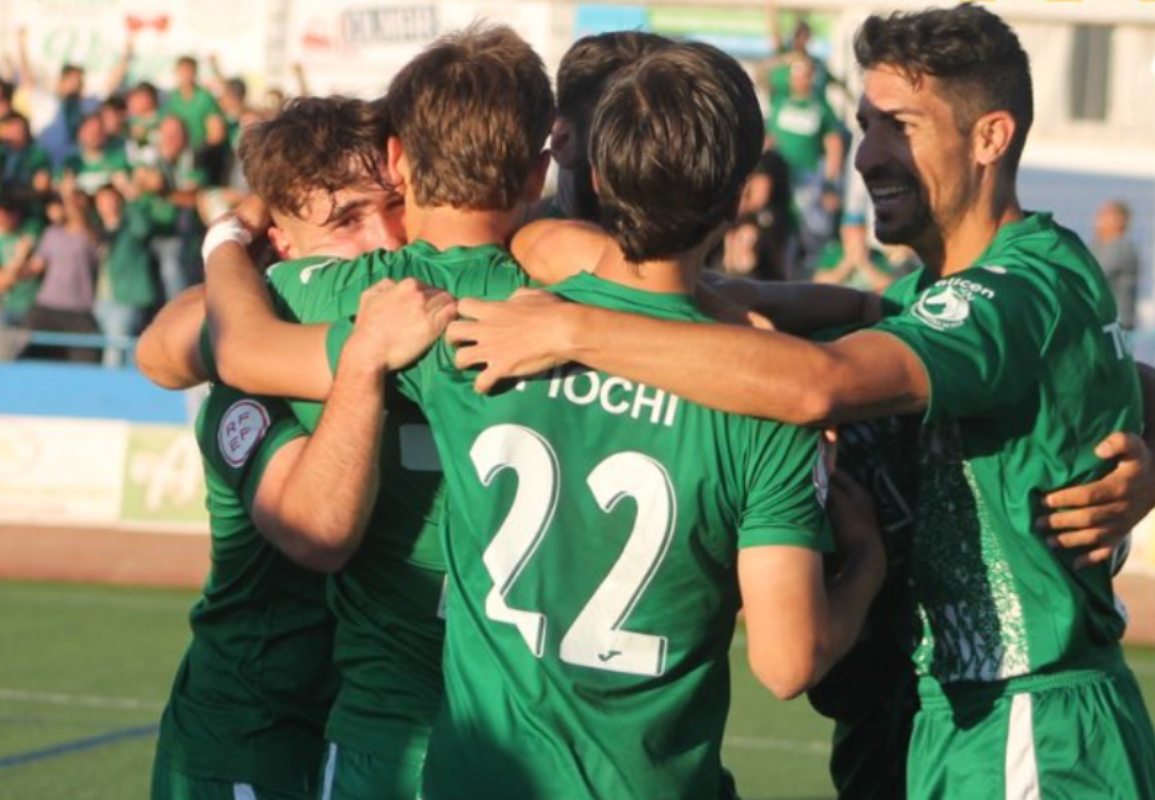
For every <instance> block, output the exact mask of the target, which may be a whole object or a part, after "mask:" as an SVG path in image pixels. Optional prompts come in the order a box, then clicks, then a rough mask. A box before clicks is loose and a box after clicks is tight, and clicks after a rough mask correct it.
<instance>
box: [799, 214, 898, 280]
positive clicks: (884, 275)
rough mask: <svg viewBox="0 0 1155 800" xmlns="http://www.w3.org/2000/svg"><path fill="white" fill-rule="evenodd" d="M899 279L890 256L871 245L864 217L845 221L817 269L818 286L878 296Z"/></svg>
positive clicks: (818, 262)
mask: <svg viewBox="0 0 1155 800" xmlns="http://www.w3.org/2000/svg"><path fill="white" fill-rule="evenodd" d="M896 277H897V275H896V270H895V268H894V267H893V266H891V264H890V262H889V261H888V260H887V258H886V254H885V253H883V252H882V251H881V250H879V249H878V248H876V247H871V246H870V244H869V242H868V241H867V235H866V220H865V219H863V218H861V217H857V218H853V219H850V218H848V219H845V220H844V221H843V223H842V226H841V227H840V229H839V235H838V238H837V239H832V240H830V241H829V242H827V243H826V246H825V247H823V248H822V252H821V253H819V254H818V261H817V263H815V265H814V280H815V282H817V283H837V284H840V285H842V286H849V287H851V288H853V289H861V290H863V291H867V292H875V293H876V294H881V293H882V292H883V291H884V290H885V289H886V287H888V286H890V284H891V283H893V282H894V279H895V278H896Z"/></svg>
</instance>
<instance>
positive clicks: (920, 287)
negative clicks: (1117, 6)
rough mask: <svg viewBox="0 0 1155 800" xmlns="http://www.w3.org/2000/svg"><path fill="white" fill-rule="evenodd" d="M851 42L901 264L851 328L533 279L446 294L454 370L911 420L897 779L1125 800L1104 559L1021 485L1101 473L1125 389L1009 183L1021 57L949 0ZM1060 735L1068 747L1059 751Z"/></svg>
mask: <svg viewBox="0 0 1155 800" xmlns="http://www.w3.org/2000/svg"><path fill="white" fill-rule="evenodd" d="M856 54H857V56H858V60H859V63H860V65H861V66H862V67H863V68H864V69H865V92H864V96H863V99H862V102H861V103H860V106H859V117H860V123H861V124H862V126H863V129H864V134H865V139H864V142H863V146H862V148H861V149H860V151H859V155H858V158H857V167H858V169H859V170H860V171H861V172H862V173H863V175H864V177H865V179H866V182H867V185H868V187H869V189H870V191H871V194H872V197H873V199H874V201H875V205H876V211H877V222H876V228H877V233H878V235H879V238H880V239H882V240H883V241H885V242H894V243H905V244H909V245H911V246H912V247H913V248H914V249H915V250H916V251H917V252H918V254H919V256H920V258H921V259H922V261H923V262H924V263H925V264H927V267H926V268H925V269H924V270H922V271H920V272H918V273H916V274H915V275H913V276H911V277H909V278H908V279H904V280H903V281H900V282H899V283H898V284H896V285H895V287H893V289H892V290H891V291H890V292H889V293H888V298H889V299H890V303H889V307H888V309H887V310H888V312H889V313H890V315H889V316H888V317H887V318H886V319H885V320H884V321H883V322H882V323H880V324H879V325H878V326H876V328H875V329H873V330H869V331H865V332H862V333H858V334H854V335H852V336H849V337H846V338H843V339H841V340H838V341H836V342H834V343H831V344H816V343H810V342H804V341H801V340H797V339H792V338H790V337H787V336H784V335H781V334H775V333H763V332H749V331H741V330H736V329H721V328H715V329H707V328H701V327H699V328H694V327H693V326H687V325H674V324H671V323H668V322H667V323H663V322H655V321H652V320H646V319H644V318H642V317H627V316H624V315H620V314H611V313H609V312H605V311H601V310H595V309H589V308H585V307H581V306H577V305H572V306H566V305H565V304H559V303H557V302H555V301H553V300H551V299H550V298H549V297H543V296H534V297H531V298H528V299H526V300H524V301H523V302H522V303H520V304H519V303H510V304H507V306H506V307H501V308H497V307H494V306H492V305H487V304H484V303H479V302H476V301H474V302H468V301H467V302H466V303H464V304H462V306H461V308H460V310H461V312H462V313H463V314H464V315H466V316H468V317H472V318H475V319H480V320H481V321H480V322H467V323H458V326H459V327H458V329H457V330H456V331H454V332H453V336H454V337H455V338H456V339H458V340H461V341H466V342H476V345H474V346H473V347H472V348H469V349H466V350H463V351H461V352H460V353H459V363H460V364H462V365H471V364H480V363H485V364H487V368H486V370H485V371H484V372H483V373H482V374H481V375H480V376H479V379H478V385H479V387H480V388H483V389H484V388H487V387H489V386H491V385H492V384H493V382H494V381H496V380H498V379H500V378H502V377H505V376H508V375H511V374H517V373H534V372H537V371H539V370H541V369H543V368H547V367H548V366H550V365H551V364H552V363H555V362H562V361H568V360H573V359H576V360H579V361H581V362H583V363H586V364H589V365H591V366H594V367H597V368H601V369H607V370H610V371H613V372H615V373H618V374H622V375H624V376H625V377H627V378H629V379H631V380H634V381H645V382H647V383H650V384H652V385H659V386H663V387H665V388H667V389H670V390H672V391H675V392H677V393H678V394H681V395H683V396H685V397H686V398H688V399H694V400H700V401H702V402H709V403H711V404H712V405H716V406H720V407H723V408H726V409H728V410H733V411H740V412H745V413H756V414H760V415H763V416H768V417H771V418H777V419H783V420H787V421H794V422H803V423H824V422H831V421H839V420H847V419H854V418H855V417H860V416H868V415H879V414H886V413H918V414H922V415H923V416H924V422H923V426H922V431H921V435H920V438H921V445H922V446H921V451H920V452H921V455H920V461H919V475H918V487H917V491H918V505H917V509H916V521H915V529H916V530H915V533H914V535H913V536H912V539H911V542H910V548H911V551H910V573H911V579H912V597H911V601H910V603H909V604H908V607H907V610H908V612H909V615H910V621H911V623H912V624H913V625H914V626H915V631H916V644H915V646H914V647H913V648H912V653H913V657H914V659H915V663H916V666H917V667H918V669H919V673H920V675H921V678H920V681H919V692H920V696H921V698H922V703H923V707H922V710H921V711H920V712H919V715H918V717H917V719H916V723H915V732H914V740H913V743H912V748H911V753H912V756H911V759H910V761H909V765H908V778H907V779H908V787H909V790H910V793H911V794H912V795H913V796H917V797H927V796H934V797H979V796H981V797H998V796H1008V797H1009V796H1038V795H1039V794H1040V793H1041V794H1043V795H1047V794H1051V793H1062V792H1063V791H1065V788H1064V787H1065V785H1066V784H1065V781H1067V780H1068V779H1070V777H1071V776H1072V775H1076V774H1077V776H1078V781H1079V787H1080V788H1079V792H1080V796H1086V797H1107V796H1120V795H1121V796H1136V797H1139V796H1147V795H1151V794H1153V793H1155V742H1153V737H1152V732H1151V725H1150V721H1149V720H1148V718H1147V715H1146V713H1145V712H1144V710H1143V709H1144V706H1143V701H1142V698H1141V696H1140V694H1139V690H1138V687H1137V686H1136V684H1135V682H1134V678H1133V676H1132V675H1131V673H1130V671H1129V670H1128V669H1127V667H1126V666H1125V664H1124V663H1123V660H1122V656H1121V653H1120V649H1119V646H1118V639H1119V637H1120V635H1121V633H1122V630H1123V627H1124V619H1123V617H1122V615H1121V614H1120V612H1119V611H1118V610H1117V607H1116V603H1115V598H1114V595H1113V593H1112V590H1111V585H1110V576H1111V571H1110V565H1109V564H1107V563H1094V562H1098V561H1100V560H1101V559H1102V558H1103V554H1102V553H1100V552H1098V551H1096V552H1095V553H1094V554H1090V555H1089V556H1083V557H1080V558H1079V559H1076V558H1075V557H1074V556H1073V555H1071V554H1068V553H1064V552H1059V551H1055V550H1052V549H1051V548H1049V547H1048V546H1047V541H1046V539H1045V538H1044V537H1043V536H1041V535H1040V533H1039V532H1038V530H1037V529H1036V519H1037V518H1039V517H1043V516H1045V515H1046V514H1047V513H1048V507H1047V506H1046V505H1044V504H1043V503H1042V502H1041V497H1042V495H1043V493H1045V492H1046V491H1048V490H1049V489H1051V488H1053V487H1061V486H1067V485H1071V484H1075V483H1078V482H1083V481H1086V480H1088V479H1090V478H1093V477H1095V476H1097V475H1098V474H1100V473H1101V472H1102V470H1103V464H1102V463H1101V462H1100V461H1098V460H1097V459H1096V458H1094V457H1093V454H1091V453H1089V452H1087V451H1086V450H1085V449H1084V448H1083V447H1082V444H1081V443H1082V442H1084V441H1086V439H1087V437H1090V438H1091V440H1092V441H1094V440H1097V439H1099V438H1101V437H1103V436H1105V435H1106V434H1107V433H1109V432H1110V431H1112V430H1132V431H1134V430H1136V429H1137V428H1138V425H1139V421H1140V399H1139V392H1138V385H1137V381H1136V374H1135V368H1134V365H1133V362H1132V361H1131V358H1130V355H1129V354H1128V353H1127V351H1126V348H1125V345H1124V343H1123V339H1122V337H1121V335H1120V334H1119V326H1118V324H1117V322H1116V311H1115V308H1114V303H1113V301H1112V299H1111V297H1110V291H1109V287H1107V286H1106V284H1105V282H1104V279H1103V277H1102V275H1101V273H1100V271H1099V270H1098V269H1097V267H1096V265H1095V263H1094V261H1093V259H1092V258H1091V257H1090V256H1089V254H1088V253H1087V251H1086V249H1085V247H1083V245H1082V243H1081V242H1079V241H1078V239H1077V238H1076V237H1075V236H1074V235H1073V234H1071V233H1070V232H1069V231H1066V230H1065V229H1062V228H1060V227H1059V226H1057V225H1056V224H1055V223H1054V222H1053V221H1052V220H1051V218H1050V216H1049V215H1047V214H1033V213H1028V212H1024V211H1023V210H1022V209H1021V207H1020V206H1019V204H1018V201H1017V199H1016V196H1015V174H1016V169H1017V165H1018V160H1019V156H1020V154H1021V152H1022V147H1023V143H1024V141H1025V138H1026V135H1027V130H1028V129H1029V127H1030V122H1031V115H1032V100H1031V87H1030V74H1029V69H1028V65H1027V59H1026V55H1025V53H1024V52H1023V51H1022V48H1021V46H1020V45H1019V43H1018V40H1017V38H1016V37H1015V35H1014V33H1013V32H1012V31H1011V30H1010V29H1009V28H1008V27H1007V26H1006V25H1005V24H1004V23H1003V22H1002V21H1001V20H1000V19H999V18H998V17H996V16H995V15H993V14H991V13H990V12H988V11H986V10H985V9H982V8H980V7H976V6H972V5H965V4H964V5H961V6H958V7H954V8H951V9H936V10H931V11H927V12H922V13H916V14H896V15H892V16H890V17H885V18H883V17H872V18H871V19H869V20H868V21H867V22H866V23H865V24H864V26H863V28H862V29H861V31H860V32H859V35H858V38H857V41H856ZM525 330H534V331H535V335H534V336H533V337H526V336H525V335H524V331H525ZM1101 513H1102V509H1100V510H1099V511H1098V512H1095V513H1092V514H1091V515H1089V516H1090V519H1091V520H1092V525H1091V526H1090V527H1091V528H1092V530H1091V531H1089V533H1093V532H1094V531H1093V527H1094V524H1093V523H1094V520H1095V519H1097V517H1098V516H1100V515H1101ZM1062 516H1063V515H1062V514H1058V515H1055V519H1054V520H1053V521H1055V522H1059V521H1060V520H1061V519H1062ZM1084 533H1088V532H1084ZM1078 566H1084V567H1085V568H1083V569H1078V568H1077V567H1078ZM1084 750H1086V751H1088V752H1093V754H1094V756H1093V757H1092V758H1078V756H1076V755H1073V754H1074V753H1076V752H1083V751H1084ZM1076 759H1078V761H1077V763H1076ZM991 765H1000V766H998V767H996V768H995V769H993V770H992V769H991Z"/></svg>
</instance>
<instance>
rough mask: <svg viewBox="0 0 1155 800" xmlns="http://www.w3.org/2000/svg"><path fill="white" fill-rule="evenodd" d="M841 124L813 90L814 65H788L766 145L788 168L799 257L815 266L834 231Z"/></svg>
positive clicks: (769, 121)
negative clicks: (787, 81)
mask: <svg viewBox="0 0 1155 800" xmlns="http://www.w3.org/2000/svg"><path fill="white" fill-rule="evenodd" d="M842 133H843V132H842V126H841V125H840V124H839V122H838V118H837V117H835V115H834V111H833V110H832V109H831V108H830V105H829V104H828V103H827V102H826V100H825V99H823V98H822V97H820V96H818V95H816V94H815V92H814V65H813V64H812V63H811V62H810V61H808V60H804V59H798V60H795V61H794V62H793V63H792V64H791V66H790V94H789V96H788V97H785V98H781V99H779V100H777V101H775V102H774V103H773V104H772V105H771V107H770V114H769V116H768V117H767V119H766V137H767V144H768V146H770V147H773V148H774V149H775V150H777V151H778V152H779V153H780V154H781V155H782V158H783V159H784V160H785V161H786V164H787V166H788V167H789V169H790V184H791V189H792V192H793V198H794V211H795V214H796V215H797V222H798V236H799V243H800V245H801V248H802V259H801V260H798V259H795V264H794V265H792V266H793V267H794V269H795V272H794V277H801V276H802V275H804V274H805V271H803V272H802V273H801V274H800V273H799V272H798V270H797V266H798V264H799V263H806V262H809V263H813V262H814V260H815V259H816V258H817V256H818V253H819V252H821V250H822V247H823V245H824V244H825V243H826V241H827V240H828V239H829V238H830V237H831V236H832V235H833V233H834V219H835V215H836V213H837V211H838V208H839V205H840V203H841V200H840V191H841V190H840V188H839V186H840V182H841V178H842V168H843V162H844V159H845V155H846V147H845V144H844V142H843V138H842Z"/></svg>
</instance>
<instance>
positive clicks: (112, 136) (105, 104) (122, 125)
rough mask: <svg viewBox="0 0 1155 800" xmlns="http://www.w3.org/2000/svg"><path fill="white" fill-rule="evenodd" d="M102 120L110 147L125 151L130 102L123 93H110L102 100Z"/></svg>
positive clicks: (107, 144)
mask: <svg viewBox="0 0 1155 800" xmlns="http://www.w3.org/2000/svg"><path fill="white" fill-rule="evenodd" d="M100 121H101V122H102V123H103V124H104V136H105V139H106V140H107V143H106V146H107V147H108V149H110V150H121V151H124V149H125V147H126V146H127V144H128V104H127V103H126V102H125V99H124V96H123V95H120V94H113V95H109V96H108V97H106V98H104V100H103V101H101V103H100ZM126 155H127V154H126Z"/></svg>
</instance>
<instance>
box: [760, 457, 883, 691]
mask: <svg viewBox="0 0 1155 800" xmlns="http://www.w3.org/2000/svg"><path fill="white" fill-rule="evenodd" d="M828 509H829V513H830V516H831V521H832V523H833V525H834V531H835V539H836V541H837V548H838V555H839V558H840V561H839V563H840V567H839V571H838V572H837V574H835V575H834V576H832V577H825V576H824V574H823V565H822V554H821V553H820V552H819V551H817V550H814V549H809V548H806V547H801V546H782V545H771V546H761V547H750V548H745V549H742V550H740V551H739V554H738V583H739V588H740V590H741V594H742V604H743V608H744V612H745V618H746V638H747V656H748V658H749V661H750V668H751V670H752V671H753V672H754V674H755V675H756V676H757V678H758V680H759V681H760V682H761V683H762V684H763V685H764V686H766V688H768V689H769V690H770V691H771V692H772V693H773V694H774V695H775V696H776V697H778V698H780V699H783V700H788V699H791V698H794V697H797V696H798V695H799V694H801V693H802V692H804V691H806V690H807V689H808V688H810V687H811V686H813V685H814V684H816V683H817V682H818V681H820V680H821V679H822V677H823V676H824V675H825V674H826V673H827V671H829V669H830V668H831V667H832V666H833V665H834V664H835V662H837V661H838V660H839V659H840V658H842V656H843V655H845V654H846V652H847V651H848V650H849V649H850V647H851V646H852V645H853V644H854V642H855V640H857V638H858V635H859V634H860V633H861V631H862V625H863V622H864V621H865V619H866V613H867V610H868V609H869V608H870V604H871V602H872V600H873V599H874V596H875V595H876V594H877V593H878V590H879V588H880V587H881V586H882V580H883V577H884V575H885V572H886V557H885V554H884V552H883V547H882V539H881V534H880V532H879V529H878V522H877V519H876V517H875V512H874V505H873V502H872V501H871V499H870V496H869V495H868V494H867V493H866V491H865V490H864V489H863V488H862V487H861V486H858V485H857V484H856V483H854V481H853V480H852V479H851V478H849V477H848V476H846V475H845V474H843V473H834V475H832V476H831V478H830V484H829V495H828Z"/></svg>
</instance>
